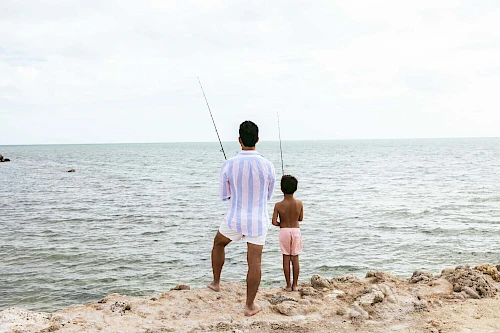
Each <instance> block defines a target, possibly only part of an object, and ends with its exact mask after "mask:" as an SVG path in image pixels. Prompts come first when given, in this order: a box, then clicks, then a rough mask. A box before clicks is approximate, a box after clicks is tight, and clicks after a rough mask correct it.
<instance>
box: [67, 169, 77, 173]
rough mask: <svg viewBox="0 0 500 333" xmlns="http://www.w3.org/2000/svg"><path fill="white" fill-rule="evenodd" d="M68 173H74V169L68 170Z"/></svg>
mask: <svg viewBox="0 0 500 333" xmlns="http://www.w3.org/2000/svg"><path fill="white" fill-rule="evenodd" d="M68 172H76V170H75V169H69V170H68Z"/></svg>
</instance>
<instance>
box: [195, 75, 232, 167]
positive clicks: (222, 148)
mask: <svg viewBox="0 0 500 333" xmlns="http://www.w3.org/2000/svg"><path fill="white" fill-rule="evenodd" d="M198 82H199V83H200V87H201V92H203V97H205V102H207V107H208V112H210V117H211V118H212V122H213V123H214V127H215V133H217V138H219V143H220V148H221V149H220V151H221V152H222V153H223V154H224V159H225V160H227V157H226V153H225V152H224V147H222V141H221V140H220V136H219V131H217V126H215V120H214V116H213V115H212V111H211V110H210V105H208V100H207V96H206V95H205V90H203V86H202V85H201V81H200V78H199V77H198Z"/></svg>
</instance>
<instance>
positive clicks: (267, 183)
mask: <svg viewBox="0 0 500 333" xmlns="http://www.w3.org/2000/svg"><path fill="white" fill-rule="evenodd" d="M275 177H276V176H275V172H274V166H273V164H272V163H271V162H270V161H268V160H267V159H265V158H264V157H262V155H260V154H259V153H257V152H256V151H255V150H244V151H240V152H239V153H238V155H236V156H235V157H232V158H230V159H229V160H227V161H226V162H225V163H224V164H223V165H222V169H221V175H220V197H221V199H222V200H224V201H226V200H229V201H230V204H229V209H228V212H227V214H226V218H225V220H226V223H227V225H228V227H229V228H230V229H231V230H235V231H237V232H239V233H241V234H242V235H245V236H248V237H257V236H260V235H263V234H265V233H266V232H267V229H268V226H269V221H270V219H269V213H268V210H267V202H268V200H270V199H271V196H272V195H273V190H274V183H275V182H276V179H275Z"/></svg>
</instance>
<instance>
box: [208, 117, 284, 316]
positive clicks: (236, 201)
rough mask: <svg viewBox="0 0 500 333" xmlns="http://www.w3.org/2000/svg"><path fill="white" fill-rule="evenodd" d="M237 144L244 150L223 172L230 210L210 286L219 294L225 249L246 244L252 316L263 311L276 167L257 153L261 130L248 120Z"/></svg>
mask: <svg viewBox="0 0 500 333" xmlns="http://www.w3.org/2000/svg"><path fill="white" fill-rule="evenodd" d="M239 134H240V137H239V138H238V141H239V143H240V145H241V151H240V152H239V153H238V154H237V155H236V156H235V157H233V158H230V159H229V160H227V161H226V162H225V163H224V164H223V165H222V169H221V175H220V196H221V199H222V200H223V201H226V200H229V201H230V204H229V209H228V212H227V214H226V217H225V219H224V221H223V222H222V224H221V226H220V228H219V231H218V232H217V234H216V235H215V238H214V246H213V248H212V272H213V276H214V279H213V281H212V283H210V284H209V285H208V287H209V288H210V289H212V290H214V291H220V275H221V272H222V266H224V260H225V247H226V245H227V244H229V243H230V242H231V241H237V240H240V239H241V240H243V241H244V242H246V243H247V263H248V274H247V300H246V306H245V316H253V315H254V314H256V313H257V312H259V311H260V310H261V307H260V306H259V305H258V304H256V303H255V302H254V301H255V296H256V295H257V291H258V290H259V285H260V279H261V268H260V265H261V258H262V249H263V247H264V243H265V241H266V235H267V229H268V226H269V213H268V211H267V202H268V200H270V199H271V196H272V194H273V190H274V183H275V181H276V179H275V172H274V166H273V164H272V163H271V162H270V161H268V160H267V159H265V158H264V157H262V156H261V155H260V154H259V153H257V151H256V150H255V145H256V144H257V142H258V141H259V128H258V127H257V125H255V124H254V123H253V122H251V121H249V120H247V121H244V122H243V123H241V125H240V130H239Z"/></svg>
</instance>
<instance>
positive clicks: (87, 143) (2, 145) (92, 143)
mask: <svg viewBox="0 0 500 333" xmlns="http://www.w3.org/2000/svg"><path fill="white" fill-rule="evenodd" d="M499 138H500V137H499V136H463V137H461V136H456V137H452V136H450V137H406V138H359V139H300V140H281V141H282V142H299V141H318V142H326V141H383V140H446V139H499ZM222 142H225V143H237V142H236V140H231V141H222ZM259 142H260V143H262V142H279V140H262V141H259ZM166 143H219V141H146V142H80V143H18V144H0V147H7V146H58V145H61V146H63V145H68V146H69V145H75V146H76V145H128V144H166Z"/></svg>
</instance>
